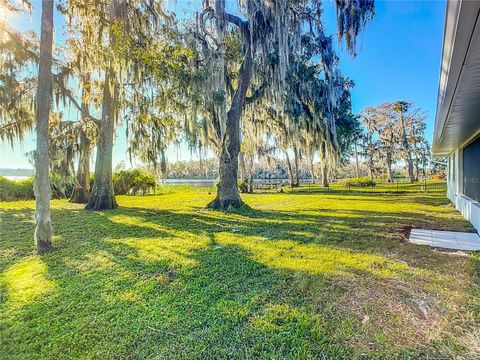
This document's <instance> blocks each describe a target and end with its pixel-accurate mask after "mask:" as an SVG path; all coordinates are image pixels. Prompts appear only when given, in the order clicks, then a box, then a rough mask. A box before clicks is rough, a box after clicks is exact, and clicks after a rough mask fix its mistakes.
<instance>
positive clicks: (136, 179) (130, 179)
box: [113, 170, 156, 195]
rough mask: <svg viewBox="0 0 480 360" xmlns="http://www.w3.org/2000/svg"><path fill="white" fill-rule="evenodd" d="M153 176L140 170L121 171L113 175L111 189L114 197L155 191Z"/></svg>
mask: <svg viewBox="0 0 480 360" xmlns="http://www.w3.org/2000/svg"><path fill="white" fill-rule="evenodd" d="M155 184H156V178H155V176H154V175H151V174H147V173H143V172H141V171H140V170H122V171H120V172H118V173H115V174H113V188H114V190H115V194H116V195H136V194H139V193H140V194H145V193H148V192H149V191H151V190H153V189H155Z"/></svg>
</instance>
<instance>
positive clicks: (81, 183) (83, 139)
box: [70, 128, 91, 204]
mask: <svg viewBox="0 0 480 360" xmlns="http://www.w3.org/2000/svg"><path fill="white" fill-rule="evenodd" d="M79 152H80V155H79V158H78V168H77V176H76V181H75V188H74V189H73V193H72V197H71V199H70V202H72V203H77V204H86V203H88V200H89V199H90V157H91V144H90V140H89V139H88V137H87V134H86V133H85V131H84V130H83V128H81V129H80V133H79Z"/></svg>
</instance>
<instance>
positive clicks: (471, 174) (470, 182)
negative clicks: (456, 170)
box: [463, 138, 480, 202]
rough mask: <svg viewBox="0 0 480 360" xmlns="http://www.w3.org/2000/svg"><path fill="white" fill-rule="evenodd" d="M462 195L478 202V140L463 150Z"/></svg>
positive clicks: (479, 168) (479, 172) (479, 162)
mask: <svg viewBox="0 0 480 360" xmlns="http://www.w3.org/2000/svg"><path fill="white" fill-rule="evenodd" d="M463 193H464V194H465V195H466V196H468V197H469V198H470V199H473V200H475V201H479V202H480V138H478V139H477V140H475V141H474V142H473V143H471V144H470V145H468V146H467V147H466V148H465V149H463Z"/></svg>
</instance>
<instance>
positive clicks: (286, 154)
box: [285, 150, 295, 188]
mask: <svg viewBox="0 0 480 360" xmlns="http://www.w3.org/2000/svg"><path fill="white" fill-rule="evenodd" d="M285 158H286V160H287V167H288V176H289V177H290V187H291V188H293V187H295V183H294V181H293V169H292V163H291V162H290V157H289V156H288V152H287V151H286V150H285Z"/></svg>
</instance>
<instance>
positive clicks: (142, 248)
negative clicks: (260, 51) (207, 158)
mask: <svg viewBox="0 0 480 360" xmlns="http://www.w3.org/2000/svg"><path fill="white" fill-rule="evenodd" d="M32 212H33V210H31V209H28V210H25V209H22V210H7V211H3V213H2V221H4V222H3V223H2V226H3V225H5V228H4V229H3V230H2V240H3V237H4V236H5V237H6V238H8V239H9V240H7V241H5V242H3V241H2V243H1V244H0V250H1V251H2V256H3V257H2V269H1V270H5V269H7V268H8V269H10V268H11V266H13V265H15V264H16V263H17V262H18V259H19V258H29V257H30V256H32V254H33V253H32V250H31V249H32V244H31V241H32V237H33V223H32V221H31V214H32ZM341 215H344V216H341ZM347 215H348V216H347ZM402 215H403V216H402ZM411 215H412V214H411V213H405V214H401V213H398V212H397V213H385V212H374V211H370V212H365V211H351V210H348V211H345V210H328V212H326V213H324V212H322V213H317V214H315V212H313V211H312V212H308V211H307V212H304V211H302V212H301V213H300V212H294V211H259V210H246V211H242V212H236V213H218V212H212V211H200V209H197V211H194V212H190V211H189V212H186V211H185V212H182V211H170V210H155V209H150V208H136V207H132V208H125V207H123V208H119V209H117V210H114V211H109V212H99V213H93V212H84V211H82V210H71V209H68V210H67V209H62V210H54V211H53V222H54V224H55V233H56V234H57V238H56V239H55V251H54V252H52V253H50V254H45V255H43V256H42V257H41V258H40V260H41V262H42V263H43V264H45V267H46V270H45V273H44V274H41V275H42V276H44V277H45V279H46V280H47V281H49V282H51V283H52V284H53V285H52V288H51V290H49V292H47V293H42V294H41V295H37V296H35V297H33V298H31V299H30V301H29V302H23V303H22V304H21V305H18V306H17V305H15V304H13V303H12V302H11V299H9V293H8V292H9V289H6V290H4V291H3V292H4V296H3V297H2V303H1V304H0V308H2V310H5V311H4V312H2V313H3V314H4V315H2V317H0V319H1V325H0V326H1V328H0V330H1V331H2V334H4V336H3V337H2V338H3V340H0V342H1V343H0V345H1V346H0V348H2V349H4V351H5V353H4V355H8V354H12V353H14V354H16V353H18V354H19V355H18V357H19V358H21V357H28V356H27V355H28V354H39V355H40V356H43V357H64V356H68V357H79V356H92V357H101V358H118V357H133V358H135V357H136V358H145V357H172V358H192V357H198V358H222V357H238V358H246V357H251V358H259V357H268V356H272V355H274V357H292V358H294V357H297V358H298V357H303V358H308V357H322V356H329V357H332V358H349V357H351V356H352V354H353V353H357V354H358V352H360V351H367V352H368V351H382V352H383V354H387V353H389V352H391V351H397V350H399V349H403V348H407V347H415V341H418V338H417V340H415V339H412V338H409V337H407V338H403V337H400V335H395V334H397V333H398V334H400V333H402V334H408V333H413V334H414V335H415V336H418V333H414V332H413V330H412V329H414V328H415V326H417V331H418V326H423V324H426V325H425V327H424V328H422V329H423V330H422V331H423V332H425V331H426V330H428V329H430V326H435V325H432V323H431V322H429V321H428V319H423V320H422V316H423V313H422V312H421V310H420V312H419V305H418V302H419V301H424V302H427V304H430V303H429V302H428V301H429V299H430V297H431V296H432V291H431V290H427V289H426V288H424V287H423V286H422V283H423V285H425V284H427V285H428V286H430V285H432V284H433V283H437V282H438V284H437V285H452V284H446V282H445V279H444V278H441V277H439V278H438V279H437V278H436V277H435V274H432V273H425V272H424V271H422V269H428V270H430V271H431V272H435V271H442V270H441V269H442V266H444V267H446V268H447V269H448V268H450V269H452V268H455V266H456V268H457V269H460V268H465V264H462V263H461V262H462V260H458V259H456V260H455V258H453V260H452V258H449V257H448V256H446V255H443V254H438V255H431V253H430V252H429V251H427V250H425V249H420V248H419V247H415V246H413V245H407V244H403V243H399V242H398V241H395V240H392V239H389V238H388V237H385V236H384V235H382V234H383V233H384V232H385V228H388V227H390V226H392V227H393V226H396V225H397V224H398V223H402V221H405V219H406V218H407V216H411ZM410 220H412V221H414V220H415V219H414V218H412V219H410ZM361 229H364V230H363V231H362V230H361ZM352 234H358V237H356V238H354V237H353V235H352ZM359 242H360V243H361V244H358V243H359ZM388 242H390V244H388V245H386V244H385V243H388ZM392 242H393V243H392ZM399 247H400V248H401V247H403V248H404V249H405V251H404V252H403V253H400V255H398V248H399ZM17 249H19V250H17ZM28 249H30V250H28ZM392 249H395V250H397V253H396V256H397V260H395V261H392V259H391V255H392V254H391V250H392ZM15 251H17V252H15ZM417 252H418V254H417ZM412 254H413V255H415V256H414V257H417V261H418V262H419V263H421V264H418V266H417V268H418V269H415V268H410V267H412V266H414V265H413V263H414V262H413V261H412V260H411V259H410V260H409V261H407V260H408V257H412ZM419 254H422V256H424V259H423V260H422V261H419V260H418V256H419ZM427 257H428V260H427ZM432 257H437V258H438V259H439V261H440V260H441V261H443V264H442V265H441V266H440V265H439V264H437V263H436V262H435V261H433V260H432ZM463 261H464V262H465V263H466V262H467V260H463ZM402 262H405V264H403V263H402ZM424 263H426V264H424ZM25 270H26V271H28V270H29V268H28V266H27V267H25ZM417 270H418V272H417ZM446 271H449V270H446ZM2 274H5V272H3V273H2ZM430 276H431V277H430ZM12 280H13V281H14V280H15V279H12ZM453 280H454V279H452V278H451V277H449V281H450V282H452V281H453ZM453 282H455V281H453ZM437 285H435V286H437ZM428 286H427V287H428ZM454 286H455V285H454ZM399 293H400V295H401V296H400V295H398V294H399ZM372 294H373V298H372ZM439 296H440V294H439ZM419 299H420V300H419ZM432 301H433V300H432ZM431 306H432V309H434V307H435V306H437V305H436V303H435V301H433V302H432V305H431ZM399 308H400V309H402V311H403V313H402V314H403V315H405V316H404V317H405V320H404V322H402V321H401V320H398V319H397V320H395V319H396V317H395V311H398V309H399ZM432 313H433V314H435V313H436V312H435V311H434V310H432ZM365 315H368V316H370V317H371V320H369V321H368V322H366V323H363V321H364V319H365V318H364V316H365ZM381 317H384V319H383V320H382V319H381ZM433 318H434V319H435V317H433ZM385 319H388V321H394V320H395V321H397V323H393V324H390V323H388V322H386V320H385ZM419 324H420V325H419ZM32 329H34V330H33V331H32ZM410 330H412V331H410ZM379 334H383V335H382V336H380V335H379ZM402 336H403V335H402ZM18 339H21V340H22V341H20V342H19V341H18ZM425 341H427V340H425ZM0 354H1V353H0ZM0 357H1V356H0Z"/></svg>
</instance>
